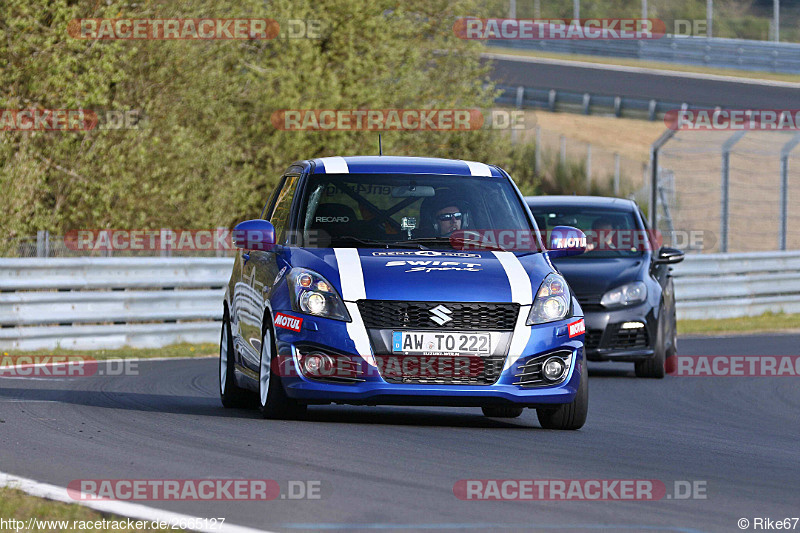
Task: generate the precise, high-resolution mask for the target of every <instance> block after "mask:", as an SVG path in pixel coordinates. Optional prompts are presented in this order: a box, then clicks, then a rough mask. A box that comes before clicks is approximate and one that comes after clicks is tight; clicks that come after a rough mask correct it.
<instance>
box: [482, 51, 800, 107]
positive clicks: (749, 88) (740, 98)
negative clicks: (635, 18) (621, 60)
mask: <svg viewBox="0 0 800 533" xmlns="http://www.w3.org/2000/svg"><path fill="white" fill-rule="evenodd" d="M484 57H485V58H488V57H491V58H492V62H493V63H494V67H493V70H492V73H491V78H492V80H494V81H496V82H498V83H504V84H507V85H523V86H525V87H535V88H539V89H556V90H564V91H570V92H573V93H583V92H588V93H590V94H598V95H606V96H627V97H631V98H643V99H651V98H654V99H656V100H660V101H665V102H686V103H689V104H692V105H698V106H709V107H714V106H721V107H727V108H731V109H798V108H800V90H798V88H799V87H800V85H798V84H796V83H795V84H787V83H780V82H777V83H774V84H771V83H770V82H768V81H767V82H765V81H760V80H753V81H748V80H743V79H740V80H735V81H728V80H723V79H704V78H702V77H692V75H691V74H689V75H681V74H679V75H674V74H669V73H666V74H665V73H664V71H648V70H647V69H630V70H627V69H624V67H622V68H621V67H615V66H612V65H599V64H596V65H592V66H588V64H587V65H586V66H577V65H576V64H575V63H571V62H566V61H565V62H559V61H553V60H541V59H535V58H533V59H527V60H526V58H515V59H513V60H509V59H501V58H502V57H503V56H502V55H501V54H497V53H488V54H484ZM505 57H508V56H505ZM694 76H697V75H694Z"/></svg>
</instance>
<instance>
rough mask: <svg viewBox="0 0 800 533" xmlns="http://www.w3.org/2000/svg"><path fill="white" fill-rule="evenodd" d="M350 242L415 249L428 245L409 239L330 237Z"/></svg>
mask: <svg viewBox="0 0 800 533" xmlns="http://www.w3.org/2000/svg"><path fill="white" fill-rule="evenodd" d="M340 241H344V242H351V243H355V244H362V245H364V246H370V247H373V248H413V249H415V250H427V249H428V247H427V246H424V245H422V244H421V243H416V242H410V241H391V242H386V241H378V240H374V239H360V238H358V237H353V236H352V235H342V236H341V237H334V238H332V239H331V242H332V243H333V242H340Z"/></svg>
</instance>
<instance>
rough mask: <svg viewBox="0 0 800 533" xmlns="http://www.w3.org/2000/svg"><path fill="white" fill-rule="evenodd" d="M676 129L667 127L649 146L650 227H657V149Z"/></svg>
mask: <svg viewBox="0 0 800 533" xmlns="http://www.w3.org/2000/svg"><path fill="white" fill-rule="evenodd" d="M676 133H677V130H673V129H667V131H665V132H664V133H662V134H661V137H659V138H658V139H656V142H654V143H653V144H652V145H651V146H650V229H652V230H653V231H655V230H657V229H658V151H659V150H661V147H662V146H664V145H665V144H666V143H667V141H669V140H670V139H672V137H674V136H675V134H676Z"/></svg>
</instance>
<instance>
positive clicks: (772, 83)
mask: <svg viewBox="0 0 800 533" xmlns="http://www.w3.org/2000/svg"><path fill="white" fill-rule="evenodd" d="M481 57H485V58H487V59H501V60H503V61H519V62H522V63H541V64H544V65H561V66H565V67H583V68H593V69H597V70H611V71H616V72H632V73H635V74H650V75H654V76H678V77H681V78H694V79H698V80H709V81H724V82H728V83H741V84H743V85H761V86H764V85H766V86H769V87H786V88H789V89H800V83H793V82H790V81H778V80H759V79H753V78H740V77H738V76H723V75H720V74H703V73H700V72H683V71H680V70H660V69H655V68H645V67H628V66H624V65H609V64H606V63H589V62H587V61H572V60H568V59H550V58H546V57H531V56H518V55H513V54H495V53H491V52H486V53H483V54H481Z"/></svg>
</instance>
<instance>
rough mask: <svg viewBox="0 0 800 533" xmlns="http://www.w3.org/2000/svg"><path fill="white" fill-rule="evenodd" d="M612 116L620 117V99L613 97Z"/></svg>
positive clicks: (619, 97)
mask: <svg viewBox="0 0 800 533" xmlns="http://www.w3.org/2000/svg"><path fill="white" fill-rule="evenodd" d="M614 116H615V117H617V118H619V117H621V116H622V97H621V96H615V97H614Z"/></svg>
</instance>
